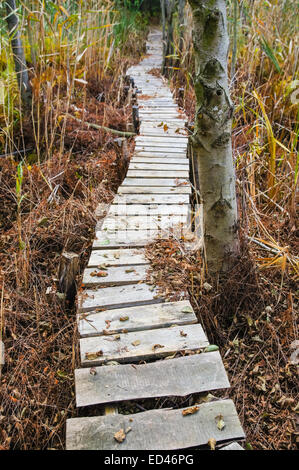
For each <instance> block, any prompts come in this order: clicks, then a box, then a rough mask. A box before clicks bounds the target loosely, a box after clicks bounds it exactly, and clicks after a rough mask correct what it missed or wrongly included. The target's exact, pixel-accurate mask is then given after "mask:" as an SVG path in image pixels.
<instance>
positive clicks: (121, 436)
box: [114, 429, 126, 443]
mask: <svg viewBox="0 0 299 470" xmlns="http://www.w3.org/2000/svg"><path fill="white" fill-rule="evenodd" d="M125 438H126V434H125V432H124V430H123V429H120V430H119V431H117V432H116V433H115V434H114V439H115V440H116V441H117V442H119V443H121V442H123V441H124V440H125Z"/></svg>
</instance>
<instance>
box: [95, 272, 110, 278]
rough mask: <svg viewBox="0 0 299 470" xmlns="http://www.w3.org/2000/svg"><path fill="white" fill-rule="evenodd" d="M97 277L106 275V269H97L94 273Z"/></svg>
mask: <svg viewBox="0 0 299 470" xmlns="http://www.w3.org/2000/svg"><path fill="white" fill-rule="evenodd" d="M95 275H96V276H97V277H106V276H108V273H107V272H106V271H99V272H97V273H96V274H95Z"/></svg>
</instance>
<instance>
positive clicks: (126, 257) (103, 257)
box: [88, 248, 148, 268]
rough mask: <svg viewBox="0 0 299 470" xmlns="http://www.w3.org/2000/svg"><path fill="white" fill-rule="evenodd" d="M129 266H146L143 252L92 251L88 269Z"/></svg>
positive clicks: (128, 250)
mask: <svg viewBox="0 0 299 470" xmlns="http://www.w3.org/2000/svg"><path fill="white" fill-rule="evenodd" d="M129 264H134V265H138V264H148V259H147V258H146V257H145V252H144V250H137V249H136V248H135V249H130V248H128V249H122V250H101V251H99V250H96V251H92V252H91V255H90V258H89V261H88V267H89V268H95V267H97V266H103V265H105V266H128V265H129Z"/></svg>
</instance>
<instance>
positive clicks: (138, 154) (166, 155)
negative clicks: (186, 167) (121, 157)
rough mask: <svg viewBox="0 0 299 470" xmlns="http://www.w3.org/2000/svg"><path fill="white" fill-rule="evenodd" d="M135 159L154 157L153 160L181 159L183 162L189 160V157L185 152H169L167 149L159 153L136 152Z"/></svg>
mask: <svg viewBox="0 0 299 470" xmlns="http://www.w3.org/2000/svg"><path fill="white" fill-rule="evenodd" d="M134 157H153V158H161V157H162V158H180V159H181V160H182V161H184V160H187V161H188V159H187V155H186V153H185V152H168V151H167V149H164V151H163V152H161V151H159V152H156V151H149V152H147V151H141V150H139V151H135V152H134Z"/></svg>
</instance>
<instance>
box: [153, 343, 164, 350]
mask: <svg viewBox="0 0 299 470" xmlns="http://www.w3.org/2000/svg"><path fill="white" fill-rule="evenodd" d="M160 348H164V346H163V344H154V346H153V348H152V349H153V351H155V350H156V349H160Z"/></svg>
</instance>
